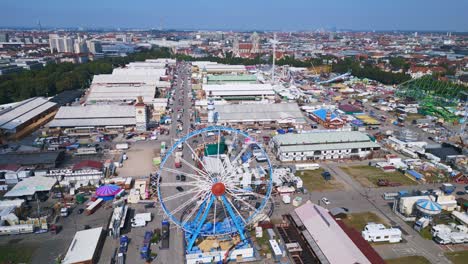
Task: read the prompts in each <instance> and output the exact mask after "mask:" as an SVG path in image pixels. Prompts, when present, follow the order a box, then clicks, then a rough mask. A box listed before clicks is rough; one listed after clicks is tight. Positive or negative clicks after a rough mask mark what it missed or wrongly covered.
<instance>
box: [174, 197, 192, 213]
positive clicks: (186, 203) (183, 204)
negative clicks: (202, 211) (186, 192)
mask: <svg viewBox="0 0 468 264" xmlns="http://www.w3.org/2000/svg"><path fill="white" fill-rule="evenodd" d="M197 200H198V197H197V196H194V197H192V198H190V199H188V200H187V201H185V202H184V203H182V204H181V205H179V206H178V207H176V208H175V209H174V210H172V211H171V212H170V213H171V215H175V214H177V213H178V212H179V211H180V210H182V209H184V208H185V207H187V206H189V205H190V204H191V203H194V202H195V201H197Z"/></svg>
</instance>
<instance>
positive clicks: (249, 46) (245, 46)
mask: <svg viewBox="0 0 468 264" xmlns="http://www.w3.org/2000/svg"><path fill="white" fill-rule="evenodd" d="M252 47H253V45H252V44H251V43H239V49H252Z"/></svg>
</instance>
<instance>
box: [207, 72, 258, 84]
mask: <svg viewBox="0 0 468 264" xmlns="http://www.w3.org/2000/svg"><path fill="white" fill-rule="evenodd" d="M206 82H207V83H208V84H222V83H236V84H240V83H256V82H257V76H255V75H252V74H239V75H236V74H222V75H208V76H206Z"/></svg>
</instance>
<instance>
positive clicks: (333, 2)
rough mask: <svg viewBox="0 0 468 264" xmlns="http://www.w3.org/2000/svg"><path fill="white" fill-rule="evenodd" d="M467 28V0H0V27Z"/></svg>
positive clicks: (452, 29)
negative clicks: (39, 22) (38, 25)
mask: <svg viewBox="0 0 468 264" xmlns="http://www.w3.org/2000/svg"><path fill="white" fill-rule="evenodd" d="M39 20H40V21H41V24H42V25H43V26H44V27H123V28H158V27H160V25H161V21H162V25H163V28H165V29H168V28H175V29H234V30H250V29H252V30H254V29H257V30H261V29H265V30H269V29H270V30H271V29H272V30H314V29H318V28H333V27H336V28H338V29H340V28H341V29H355V30H450V31H468V0H443V1H440V0H169V1H167V0H166V1H163V0H75V1H70V0H0V27H12V26H21V27H31V26H36V25H37V21H39Z"/></svg>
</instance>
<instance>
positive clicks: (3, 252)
mask: <svg viewBox="0 0 468 264" xmlns="http://www.w3.org/2000/svg"><path fill="white" fill-rule="evenodd" d="M37 248H38V247H37V246H35V245H32V244H21V246H17V245H13V244H8V245H0V263H8V264H10V263H11V264H16V263H31V260H32V255H33V254H34V252H35V251H36V249H37Z"/></svg>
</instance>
